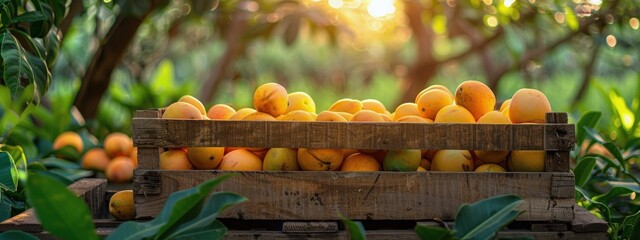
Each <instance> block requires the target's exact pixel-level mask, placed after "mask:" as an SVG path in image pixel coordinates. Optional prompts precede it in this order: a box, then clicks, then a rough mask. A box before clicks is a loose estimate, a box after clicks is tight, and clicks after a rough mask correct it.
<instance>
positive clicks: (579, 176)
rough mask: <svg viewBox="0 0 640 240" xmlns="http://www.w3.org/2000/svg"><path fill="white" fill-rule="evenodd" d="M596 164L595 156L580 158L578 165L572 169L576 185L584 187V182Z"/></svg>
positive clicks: (589, 176)
mask: <svg viewBox="0 0 640 240" xmlns="http://www.w3.org/2000/svg"><path fill="white" fill-rule="evenodd" d="M595 166H596V158H594V157H584V158H582V159H580V162H578V165H576V167H575V168H574V169H573V174H574V175H575V176H576V186H579V187H584V184H586V183H587V181H589V178H591V171H592V170H593V168H594V167H595Z"/></svg>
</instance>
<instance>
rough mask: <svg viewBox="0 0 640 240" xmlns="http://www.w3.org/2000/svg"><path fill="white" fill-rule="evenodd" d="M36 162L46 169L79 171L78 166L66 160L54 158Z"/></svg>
mask: <svg viewBox="0 0 640 240" xmlns="http://www.w3.org/2000/svg"><path fill="white" fill-rule="evenodd" d="M38 162H41V163H42V164H44V166H45V167H47V168H61V169H80V164H78V163H76V162H69V161H67V160H62V159H59V158H54V157H50V158H45V159H42V160H38Z"/></svg>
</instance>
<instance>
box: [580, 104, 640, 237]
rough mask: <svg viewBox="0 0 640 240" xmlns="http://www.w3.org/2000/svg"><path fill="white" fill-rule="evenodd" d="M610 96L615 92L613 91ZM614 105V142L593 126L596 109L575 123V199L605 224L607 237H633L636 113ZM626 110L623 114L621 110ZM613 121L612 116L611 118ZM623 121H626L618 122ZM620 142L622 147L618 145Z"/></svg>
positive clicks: (639, 185)
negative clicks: (576, 134) (607, 230)
mask: <svg viewBox="0 0 640 240" xmlns="http://www.w3.org/2000/svg"><path fill="white" fill-rule="evenodd" d="M610 93H612V95H610V96H613V98H614V99H615V98H616V97H615V96H617V95H616V94H615V91H612V92H610ZM616 101H617V100H612V101H611V104H612V107H614V106H616V105H618V107H617V108H618V110H615V111H614V112H616V114H614V115H613V116H612V117H613V118H614V119H617V120H618V121H619V122H618V123H620V125H619V127H618V128H617V130H616V132H618V133H620V134H621V136H622V137H621V139H618V140H617V141H616V142H614V141H610V140H606V138H605V137H604V136H602V135H601V134H600V133H599V132H598V131H596V130H595V129H594V128H595V127H596V124H597V122H598V119H599V117H600V116H601V115H600V114H599V113H589V114H585V115H584V116H583V117H582V118H581V119H580V120H579V121H578V124H577V125H576V127H577V128H578V129H577V132H578V133H579V134H584V135H578V139H581V140H582V142H578V145H579V146H581V149H580V151H576V152H575V153H574V154H573V155H575V156H576V157H575V159H577V165H576V167H575V168H574V170H573V172H574V174H575V176H576V202H577V203H578V205H580V206H582V207H584V208H586V209H587V210H590V211H591V212H593V213H594V214H596V215H597V216H599V217H600V218H602V219H603V220H605V221H607V223H608V224H609V233H610V237H611V239H635V238H637V237H638V236H640V235H639V232H640V230H638V228H637V226H638V224H640V219H639V218H638V216H640V201H638V199H636V195H637V194H640V181H639V180H638V173H639V172H638V168H637V163H636V162H635V159H636V158H637V157H638V156H639V154H640V153H639V152H638V151H637V148H638V140H636V138H635V137H633V136H634V135H636V134H635V133H634V132H635V131H636V130H635V129H636V128H637V125H638V122H637V121H635V120H633V119H634V118H637V117H638V115H627V114H630V112H627V111H626V110H621V109H625V108H626V107H620V106H619V105H620V104H621V103H618V104H614V102H616ZM623 112H626V113H624V114H621V113H623ZM614 121H615V120H614ZM622 121H626V123H624V124H623V123H622ZM619 145H621V146H623V147H622V148H620V147H618V146H619Z"/></svg>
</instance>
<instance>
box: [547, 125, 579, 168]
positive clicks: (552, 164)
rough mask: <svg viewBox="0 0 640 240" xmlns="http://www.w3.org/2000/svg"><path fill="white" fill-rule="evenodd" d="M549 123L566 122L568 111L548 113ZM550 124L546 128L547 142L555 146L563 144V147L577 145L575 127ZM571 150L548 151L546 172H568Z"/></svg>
mask: <svg viewBox="0 0 640 240" xmlns="http://www.w3.org/2000/svg"><path fill="white" fill-rule="evenodd" d="M546 121H547V123H552V124H565V123H567V121H568V117H567V113H548V114H547V115H546ZM553 126H556V125H550V126H549V127H548V128H547V129H546V131H547V132H546V133H545V134H546V135H547V136H555V138H554V137H548V138H547V140H548V141H546V142H545V144H551V145H553V146H563V147H562V148H572V147H573V146H574V145H575V128H569V129H566V128H555V127H553ZM569 160H570V159H569V151H567V150H565V151H558V150H551V151H547V152H546V156H545V164H544V170H545V172H568V171H569V170H570V169H571V166H570V163H569Z"/></svg>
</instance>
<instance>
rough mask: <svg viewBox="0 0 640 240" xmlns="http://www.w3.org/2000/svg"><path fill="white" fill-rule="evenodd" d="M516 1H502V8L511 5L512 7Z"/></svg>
mask: <svg viewBox="0 0 640 240" xmlns="http://www.w3.org/2000/svg"><path fill="white" fill-rule="evenodd" d="M515 2H516V0H504V6H505V7H511V5H513V3H515Z"/></svg>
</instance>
